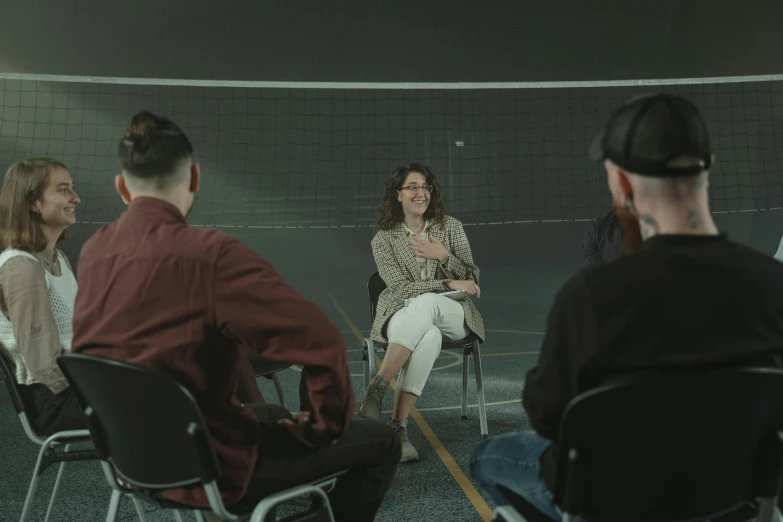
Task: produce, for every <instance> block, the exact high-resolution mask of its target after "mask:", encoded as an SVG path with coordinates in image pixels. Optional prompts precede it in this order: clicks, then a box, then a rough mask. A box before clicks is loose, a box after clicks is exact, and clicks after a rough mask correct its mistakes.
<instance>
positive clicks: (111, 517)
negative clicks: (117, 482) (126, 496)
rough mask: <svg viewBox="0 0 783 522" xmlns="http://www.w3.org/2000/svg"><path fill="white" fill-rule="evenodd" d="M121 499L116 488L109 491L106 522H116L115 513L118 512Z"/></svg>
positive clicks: (120, 494)
mask: <svg viewBox="0 0 783 522" xmlns="http://www.w3.org/2000/svg"><path fill="white" fill-rule="evenodd" d="M121 500H122V493H121V492H120V491H118V490H116V489H114V490H112V492H111V500H110V501H109V512H108V513H106V522H116V520H117V513H119V512H120V501H121Z"/></svg>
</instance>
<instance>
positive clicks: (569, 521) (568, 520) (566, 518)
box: [563, 513, 580, 522]
mask: <svg viewBox="0 0 783 522" xmlns="http://www.w3.org/2000/svg"><path fill="white" fill-rule="evenodd" d="M579 520H580V518H579V517H578V516H576V515H572V514H571V513H563V522H579Z"/></svg>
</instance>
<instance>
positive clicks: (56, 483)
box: [44, 444, 71, 522]
mask: <svg viewBox="0 0 783 522" xmlns="http://www.w3.org/2000/svg"><path fill="white" fill-rule="evenodd" d="M70 449H71V445H70V444H66V445H65V449H64V451H65V452H68V451H70ZM64 472H65V462H61V463H60V469H59V471H57V478H56V479H55V480H54V488H53V489H52V497H51V498H50V499H49V507H48V508H47V509H46V518H44V522H49V520H50V519H51V516H52V511H53V510H54V500H55V499H56V498H57V493H58V492H59V491H60V483H61V482H62V478H63V473H64Z"/></svg>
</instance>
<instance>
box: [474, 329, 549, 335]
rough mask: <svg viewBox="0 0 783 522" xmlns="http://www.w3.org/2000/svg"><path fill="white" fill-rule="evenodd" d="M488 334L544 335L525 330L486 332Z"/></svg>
mask: <svg viewBox="0 0 783 522" xmlns="http://www.w3.org/2000/svg"><path fill="white" fill-rule="evenodd" d="M487 331H488V332H496V333H515V334H525V335H546V334H545V333H544V332H528V331H526V330H487Z"/></svg>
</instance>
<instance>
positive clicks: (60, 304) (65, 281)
mask: <svg viewBox="0 0 783 522" xmlns="http://www.w3.org/2000/svg"><path fill="white" fill-rule="evenodd" d="M17 256H25V257H29V258H31V259H34V260H35V261H38V259H37V258H36V257H35V256H33V255H32V254H30V253H28V252H25V251H23V250H5V251H4V252H3V253H2V254H0V268H2V266H3V265H4V264H5V263H6V262H7V261H8V260H9V259H12V258H14V257H17ZM60 271H61V275H60V276H55V275H53V274H51V273H50V272H49V271H48V270H46V269H44V273H45V274H46V288H47V290H48V293H49V305H50V306H51V307H52V315H54V320H55V322H56V323H57V332H58V334H59V337H60V347H61V348H62V349H63V350H64V351H67V352H70V351H71V341H72V340H73V307H74V303H75V302H76V292H77V290H78V288H79V287H78V285H77V283H76V277H74V275H73V272H71V271H70V270H69V269H68V266H67V265H66V263H64V262H62V261H61V262H60ZM0 342H2V343H3V346H4V347H5V349H6V352H7V353H8V355H9V356H10V357H11V359H12V362H13V363H14V367H15V369H16V381H17V382H18V383H19V384H35V383H36V382H37V381H36V380H35V379H34V378H33V376H32V375H31V374H30V371H29V370H28V369H27V365H26V364H25V362H24V359H23V358H22V356H21V354H20V353H19V351H18V350H17V349H16V338H15V337H14V332H13V327H12V326H11V321H10V320H9V319H8V318H7V317H6V316H5V315H3V314H0Z"/></svg>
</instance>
